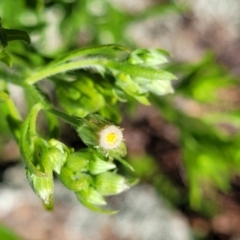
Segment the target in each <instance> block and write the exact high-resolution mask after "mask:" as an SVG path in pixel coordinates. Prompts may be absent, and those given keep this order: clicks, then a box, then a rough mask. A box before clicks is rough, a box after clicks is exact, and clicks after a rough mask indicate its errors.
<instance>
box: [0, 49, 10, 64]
mask: <svg viewBox="0 0 240 240" xmlns="http://www.w3.org/2000/svg"><path fill="white" fill-rule="evenodd" d="M0 62H2V63H5V64H6V65H7V66H8V67H11V66H12V59H11V57H10V56H9V55H8V54H7V53H5V52H4V51H2V52H0Z"/></svg>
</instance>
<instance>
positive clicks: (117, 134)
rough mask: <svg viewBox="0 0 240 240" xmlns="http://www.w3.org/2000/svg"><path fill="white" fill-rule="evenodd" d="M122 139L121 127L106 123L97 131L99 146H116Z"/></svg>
mask: <svg viewBox="0 0 240 240" xmlns="http://www.w3.org/2000/svg"><path fill="white" fill-rule="evenodd" d="M122 141H123V134H122V129H121V128H119V127H117V126H115V125H108V126H106V127H105V128H103V129H102V130H101V131H100V132H99V146H100V147H102V148H104V149H106V150H111V149H115V148H117V147H118V146H119V145H120V144H121V142H122Z"/></svg>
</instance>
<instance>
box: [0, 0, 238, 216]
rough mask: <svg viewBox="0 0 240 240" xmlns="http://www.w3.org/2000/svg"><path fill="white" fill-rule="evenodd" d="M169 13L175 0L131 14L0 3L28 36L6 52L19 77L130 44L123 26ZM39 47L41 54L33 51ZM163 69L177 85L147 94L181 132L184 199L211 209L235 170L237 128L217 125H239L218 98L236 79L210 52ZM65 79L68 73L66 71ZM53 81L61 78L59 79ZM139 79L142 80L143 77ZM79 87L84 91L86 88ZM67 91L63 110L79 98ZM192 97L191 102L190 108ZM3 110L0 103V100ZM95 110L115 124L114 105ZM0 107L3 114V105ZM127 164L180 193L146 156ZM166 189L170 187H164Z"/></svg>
mask: <svg viewBox="0 0 240 240" xmlns="http://www.w3.org/2000/svg"><path fill="white" fill-rule="evenodd" d="M16 9H17V14H16ZM171 11H180V9H179V8H178V7H176V5H174V4H173V3H169V4H162V5H161V4H159V5H157V6H154V7H152V8H150V9H148V10H146V11H143V12H141V13H137V14H135V13H129V12H124V11H123V10H119V9H117V8H116V7H115V6H114V5H112V4H111V2H110V1H103V0H81V1H78V0H71V1H70V0H69V1H67V0H65V1H64V0H55V1H51V0H48V1H43V0H35V1H30V0H28V1H24V0H15V1H10V0H2V1H0V16H1V17H2V19H3V21H4V26H5V27H8V28H10V27H11V28H21V29H22V30H25V31H27V32H28V33H29V34H30V35H31V38H32V45H31V46H30V47H26V46H25V45H22V44H20V43H14V44H9V47H8V53H9V55H10V56H11V57H12V59H13V61H14V62H15V64H16V69H17V68H18V67H20V66H24V67H25V70H24V72H22V75H28V74H29V73H30V72H31V69H32V68H37V67H39V66H42V65H43V64H45V63H48V62H49V61H50V60H51V59H52V58H54V57H56V56H59V54H60V53H62V52H65V51H69V50H72V49H74V48H76V47H78V46H85V45H86V44H99V43H104V44H105V43H112V42H114V43H123V44H128V45H131V46H133V45H134V44H133V42H131V41H129V39H126V38H125V34H124V31H125V29H126V27H127V26H128V25H130V24H131V23H133V22H136V21H140V20H141V19H146V18H148V17H152V16H154V15H160V14H168V12H171ZM56 36H57V37H56ZM176 41H177V39H176ZM36 50H37V51H38V52H40V53H41V55H38V56H36V55H35V54H33V53H34V52H35V51H36ZM129 61H131V59H130V60H129ZM166 69H167V70H170V71H171V72H174V73H175V74H177V75H178V78H179V81H178V82H176V84H175V86H174V89H175V94H174V95H172V96H170V97H168V98H167V99H165V98H164V100H163V98H160V97H154V96H153V97H152V98H151V100H152V101H153V102H154V104H155V105H156V106H157V107H158V108H159V111H160V114H161V116H162V117H163V118H165V119H166V120H167V121H169V122H171V123H172V124H173V125H174V126H175V127H176V128H177V129H178V131H179V141H180V146H181V152H182V161H183V163H184V168H185V174H186V179H187V183H188V184H187V189H188V195H187V197H189V202H190V206H191V208H193V209H194V210H197V211H202V212H203V213H204V214H206V215H209V212H211V209H210V208H209V207H208V206H210V205H209V204H208V200H207V199H214V198H215V193H216V191H217V189H219V190H222V191H227V190H228V189H229V188H230V181H231V179H232V177H233V176H234V174H236V173H239V169H240V160H239V155H240V153H239V149H240V148H239V134H238V133H237V132H235V133H234V134H230V133H229V132H228V131H227V130H226V129H224V128H222V127H221V126H222V124H229V125H231V126H234V127H235V129H237V130H238V129H239V124H240V121H239V119H240V118H239V117H240V112H239V109H237V108H236V109H228V108H226V109H224V110H222V109H221V103H222V102H221V101H222V100H221V97H219V94H220V92H221V90H224V89H225V90H226V89H228V88H231V87H235V86H237V82H236V81H235V79H233V78H231V77H229V75H228V73H227V71H225V70H224V69H223V68H222V67H220V66H219V65H218V64H217V63H216V61H215V60H214V58H213V57H212V56H211V55H206V56H205V57H204V58H203V59H202V61H199V62H198V63H194V64H192V63H179V62H176V63H171V64H169V65H166ZM61 77H62V75H61ZM68 77H69V78H70V79H71V77H72V76H71V73H70V74H69V75H68ZM118 77H119V78H118V84H117V85H118V87H119V88H122V89H124V85H123V82H124V81H129V79H128V78H127V77H126V76H122V75H121V76H118ZM81 78H84V80H83V81H84V83H86V85H88V86H89V88H92V87H93V83H92V82H91V80H89V79H88V75H87V74H86V75H84V74H83V75H82V76H81ZM57 80H58V81H60V80H59V77H58V79H57ZM121 80H124V81H121ZM64 84H68V83H64ZM64 84H62V86H61V88H59V90H58V92H57V95H61V94H63V89H64V87H65V86H64ZM139 84H140V83H139ZM141 84H142V85H144V84H145V82H143V83H142V82H141ZM71 85H73V89H72V91H73V92H74V89H77V88H78V86H79V85H81V82H72V83H71ZM94 87H95V86H94ZM135 87H136V86H135V85H134V84H133V85H132V88H131V89H129V91H128V95H130V96H131V94H132V92H134V91H135ZM137 87H139V86H137ZM96 89H97V90H98V91H99V92H101V93H102V94H104V95H105V97H106V98H107V96H109V95H108V94H109V93H108V92H107V91H104V90H105V86H100V85H99V86H97V88H96ZM96 89H95V90H96ZM118 90H119V89H118ZM137 90H139V88H138V89H137ZM81 91H82V93H83V94H84V89H81ZM91 94H93V92H91ZM91 94H90V93H89V95H88V94H86V95H85V98H84V99H85V100H84V101H86V102H88V101H89V99H90V98H91ZM116 96H117V97H118V99H120V100H123V101H124V100H125V97H126V95H124V94H122V91H116ZM71 97H72V99H66V98H65V99H64V100H65V101H62V102H61V104H62V107H63V108H64V106H69V105H71V104H73V102H74V103H75V102H77V101H78V99H79V98H78V97H79V96H76V95H74V93H72V95H71ZM144 97H145V96H139V99H138V100H139V101H141V102H143V103H147V100H146V99H145V98H144ZM108 100H109V102H110V103H113V102H114V101H115V100H114V99H111V98H110V97H109V99H108ZM128 100H129V99H128ZM84 101H83V102H84ZM130 102H131V101H130ZM189 103H191V104H192V106H195V107H196V108H194V107H193V108H188V107H187V104H189ZM102 105H104V101H103V99H102V98H101V97H100V96H98V94H97V93H96V94H94V101H93V102H91V109H90V110H91V111H92V110H95V109H96V108H100V107H101V106H102ZM73 106H74V105H73ZM0 108H3V106H2V105H0ZM196 109H200V112H199V111H197V112H196ZM80 110H81V112H80V113H79V115H85V114H86V110H82V109H80ZM80 110H79V111H80ZM70 111H74V109H71V110H70ZM99 111H100V112H101V114H102V115H103V116H105V117H107V118H111V119H114V120H115V121H116V122H118V121H119V119H120V116H119V114H118V112H117V111H115V109H114V108H113V107H111V106H108V110H106V109H101V110H99ZM0 112H2V111H1V109H0ZM71 113H72V112H71ZM50 121H51V117H50ZM52 122H54V120H53V121H52ZM53 125H54V124H53ZM4 129H7V127H6V124H5V123H4V121H1V122H0V131H3V130H4ZM144 161H145V162H144ZM141 162H142V163H141ZM143 162H144V163H143ZM138 164H139V165H138ZM141 164H146V166H145V165H144V166H141ZM132 165H133V166H134V167H135V168H136V169H137V171H136V172H137V176H139V177H143V178H144V177H146V178H150V177H149V176H151V175H152V176H154V177H153V179H154V180H153V181H152V183H153V184H155V185H156V187H157V188H159V189H160V192H162V193H164V192H165V193H166V194H164V195H165V196H166V197H167V198H169V199H173V200H174V199H179V198H178V197H177V196H179V194H180V193H179V192H178V189H177V188H176V187H175V186H173V183H169V185H168V181H167V180H166V177H165V176H164V177H162V175H159V173H158V172H157V173H156V172H155V169H151V164H149V161H148V160H147V159H144V160H142V161H137V163H136V164H135V165H134V161H133V162H132ZM159 176H161V177H159ZM169 186H171V187H169ZM164 188H165V189H173V190H171V191H169V192H168V191H167V190H164ZM161 190H162V191H161ZM184 201H185V198H184ZM186 201H188V200H186ZM173 202H174V201H173ZM206 202H207V204H206ZM178 204H179V203H176V205H178Z"/></svg>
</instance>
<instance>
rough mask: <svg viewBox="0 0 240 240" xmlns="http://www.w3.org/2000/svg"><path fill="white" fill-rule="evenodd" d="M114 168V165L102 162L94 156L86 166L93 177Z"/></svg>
mask: <svg viewBox="0 0 240 240" xmlns="http://www.w3.org/2000/svg"><path fill="white" fill-rule="evenodd" d="M114 168H116V165H115V164H114V163H112V162H106V161H103V160H101V159H100V158H98V157H96V156H94V159H93V160H92V161H90V162H89V165H88V170H89V172H90V173H91V174H93V175H95V174H99V173H102V172H106V171H108V170H111V169H114Z"/></svg>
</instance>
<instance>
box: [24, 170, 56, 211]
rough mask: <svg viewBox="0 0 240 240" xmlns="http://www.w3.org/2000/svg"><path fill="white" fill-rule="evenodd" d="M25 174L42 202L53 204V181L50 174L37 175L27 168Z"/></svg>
mask: <svg viewBox="0 0 240 240" xmlns="http://www.w3.org/2000/svg"><path fill="white" fill-rule="evenodd" d="M26 175H27V179H28V181H29V182H30V185H31V187H32V188H33V190H34V192H35V193H36V194H37V195H38V196H39V197H40V198H41V199H42V200H43V202H44V204H45V205H49V206H51V205H53V188H54V183H53V176H52V174H50V175H49V176H47V177H39V176H37V175H35V174H33V173H31V172H30V171H29V170H28V169H27V171H26Z"/></svg>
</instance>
